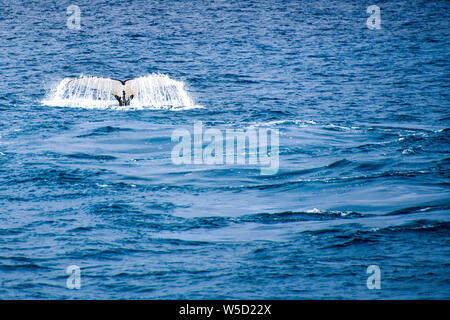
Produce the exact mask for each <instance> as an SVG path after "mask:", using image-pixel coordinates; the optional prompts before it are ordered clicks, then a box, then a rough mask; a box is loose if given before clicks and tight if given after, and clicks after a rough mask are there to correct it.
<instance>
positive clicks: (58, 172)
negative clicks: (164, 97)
mask: <svg viewBox="0 0 450 320" xmlns="http://www.w3.org/2000/svg"><path fill="white" fill-rule="evenodd" d="M125 3H126V4H125ZM374 4H375V5H378V6H379V7H380V8H381V11H380V12H381V29H380V30H371V29H369V28H368V27H367V25H366V20H367V18H368V17H369V14H368V13H367V12H366V9H367V7H368V6H370V5H374ZM70 5H77V6H79V8H80V14H81V15H80V18H81V20H80V22H81V29H80V30H77V29H69V28H68V26H67V19H68V18H69V16H70V14H68V13H67V11H66V10H67V8H68V7H69V6H70ZM1 7H2V10H0V36H1V39H2V41H1V44H0V75H1V76H0V115H1V116H0V298H1V299H450V215H449V213H450V99H449V98H450V97H449V93H450V90H449V80H450V79H449V75H450V64H449V58H450V56H449V54H450V50H449V48H450V46H449V45H450V35H449V33H450V28H449V21H450V2H448V1H415V0H412V1H405V0H399V1H397V0H395V1H394V0H376V1H374V0H370V1H365V0H363V1H336V0H314V1H300V0H297V1H296V0H285V1H283V0H270V1H269V0H261V1H255V0H253V1H236V0H211V1H208V0H191V1H171V0H155V1H143V0H131V1H126V2H124V1H118V0H108V1H106V0H105V1H87V0H70V1H56V0H54V1H50V0H40V1H17V0H11V1H1ZM152 73H161V74H166V75H168V76H170V77H171V78H173V79H176V80H180V81H183V82H184V83H185V85H186V88H187V90H188V92H189V94H190V95H191V97H192V99H193V100H194V101H195V103H196V104H198V105H201V106H203V108H196V109H187V110H179V111H174V110H169V109H167V110H165V109H162V110H147V109H142V110H135V109H129V110H117V109H114V108H106V109H87V108H76V107H52V106H48V105H45V104H43V103H42V101H43V100H44V98H45V97H46V96H47V95H48V93H49V92H50V91H51V90H52V88H54V87H55V86H56V85H57V84H58V83H59V82H60V81H61V80H62V79H64V78H67V77H72V78H74V77H78V76H80V75H81V74H83V75H92V76H97V77H109V78H117V79H129V78H135V77H139V76H145V75H147V74H152ZM196 121H201V122H202V124H203V126H204V127H205V128H214V129H219V130H221V131H223V130H226V129H228V128H231V129H246V128H270V129H276V130H278V131H279V170H278V172H276V173H274V174H271V175H261V172H260V168H259V167H258V166H254V165H242V164H241V165H239V164H236V165H207V164H191V165H176V164H174V163H173V162H172V159H171V152H172V149H173V148H174V146H175V143H174V142H173V141H172V140H171V135H172V133H173V132H174V130H176V129H188V130H190V131H192V130H193V126H194V123H195V122H196ZM71 265H76V266H79V268H80V270H81V288H80V289H79V290H77V289H72V290H71V289H69V288H68V287H67V286H66V284H67V279H68V278H69V275H68V274H67V273H66V269H67V267H68V266H71ZM370 265H375V266H378V267H379V269H380V271H381V280H380V283H381V288H380V289H372V290H371V289H369V288H368V286H367V280H368V278H369V277H370V276H371V274H368V273H367V272H366V271H367V267H368V266H370Z"/></svg>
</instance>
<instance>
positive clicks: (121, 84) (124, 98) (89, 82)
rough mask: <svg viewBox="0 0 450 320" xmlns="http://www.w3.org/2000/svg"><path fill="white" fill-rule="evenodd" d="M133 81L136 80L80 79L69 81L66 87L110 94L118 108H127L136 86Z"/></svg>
mask: <svg viewBox="0 0 450 320" xmlns="http://www.w3.org/2000/svg"><path fill="white" fill-rule="evenodd" d="M135 80H136V79H128V80H125V81H122V80H117V79H110V78H100V77H82V78H78V79H73V80H71V81H69V82H68V83H67V86H68V87H70V86H77V87H79V88H85V89H92V90H97V91H98V92H102V93H106V94H110V95H112V96H113V97H114V98H116V100H117V101H118V102H119V106H129V105H130V103H131V100H133V98H134V97H135V94H136V90H135V87H136V86H135V85H134V81H135Z"/></svg>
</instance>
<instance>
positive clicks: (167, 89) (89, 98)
mask: <svg viewBox="0 0 450 320" xmlns="http://www.w3.org/2000/svg"><path fill="white" fill-rule="evenodd" d="M122 90H124V91H126V93H127V95H131V94H132V95H133V96H134V98H133V99H132V100H131V104H130V105H129V106H121V107H119V103H118V101H117V100H116V99H115V98H114V96H113V95H114V94H117V95H119V96H122ZM42 103H43V104H45V105H49V106H68V107H81V108H102V109H103V108H114V109H173V110H180V109H191V108H198V107H201V106H198V105H195V103H194V101H193V100H192V99H191V97H190V96H189V94H188V92H187V91H186V89H185V84H184V82H182V81H178V80H174V79H171V78H170V77H168V76H167V75H164V74H150V75H147V76H143V77H140V78H136V79H133V80H129V81H127V82H126V83H125V85H123V84H122V83H120V81H117V80H112V79H108V78H100V77H90V76H80V77H79V78H76V79H70V78H65V79H63V80H62V81H61V82H60V83H59V84H58V85H57V86H56V87H55V88H53V89H52V90H51V92H50V93H49V94H48V96H47V97H46V98H45V99H44V100H43V101H42Z"/></svg>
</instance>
